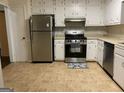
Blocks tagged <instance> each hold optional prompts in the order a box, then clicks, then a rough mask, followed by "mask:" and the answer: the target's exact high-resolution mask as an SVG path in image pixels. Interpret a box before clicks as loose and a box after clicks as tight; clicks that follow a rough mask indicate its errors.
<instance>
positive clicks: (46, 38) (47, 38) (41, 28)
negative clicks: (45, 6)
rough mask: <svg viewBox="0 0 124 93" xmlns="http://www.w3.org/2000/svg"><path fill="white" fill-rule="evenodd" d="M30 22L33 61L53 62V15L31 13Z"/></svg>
mask: <svg viewBox="0 0 124 93" xmlns="http://www.w3.org/2000/svg"><path fill="white" fill-rule="evenodd" d="M30 23H31V47H32V61H33V62H53V60H54V59H53V57H54V56H53V55H54V54H53V49H54V48H53V42H54V40H53V39H54V38H53V29H54V16H53V15H33V16H32V17H31V20H30Z"/></svg>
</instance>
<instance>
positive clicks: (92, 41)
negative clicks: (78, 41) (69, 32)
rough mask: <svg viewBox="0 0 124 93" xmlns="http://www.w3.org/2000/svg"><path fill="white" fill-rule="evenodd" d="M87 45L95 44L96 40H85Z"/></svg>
mask: <svg viewBox="0 0 124 93" xmlns="http://www.w3.org/2000/svg"><path fill="white" fill-rule="evenodd" d="M87 44H97V40H87Z"/></svg>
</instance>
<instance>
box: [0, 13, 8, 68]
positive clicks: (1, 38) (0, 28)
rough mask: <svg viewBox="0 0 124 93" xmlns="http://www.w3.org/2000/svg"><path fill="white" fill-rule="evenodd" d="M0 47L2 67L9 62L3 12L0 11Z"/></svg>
mask: <svg viewBox="0 0 124 93" xmlns="http://www.w3.org/2000/svg"><path fill="white" fill-rule="evenodd" d="M0 48H1V64H2V68H4V67H6V66H7V65H8V64H10V57H9V46H8V38H7V30H6V20H5V12H4V11H0Z"/></svg>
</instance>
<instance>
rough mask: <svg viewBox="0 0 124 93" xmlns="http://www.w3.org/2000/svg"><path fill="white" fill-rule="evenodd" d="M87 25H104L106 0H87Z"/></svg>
mask: <svg viewBox="0 0 124 93" xmlns="http://www.w3.org/2000/svg"><path fill="white" fill-rule="evenodd" d="M86 19H87V21H86V26H104V0H87V16H86Z"/></svg>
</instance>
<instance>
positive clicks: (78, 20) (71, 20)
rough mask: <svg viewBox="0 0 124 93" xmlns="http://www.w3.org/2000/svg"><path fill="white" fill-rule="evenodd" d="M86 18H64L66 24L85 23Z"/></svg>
mask: <svg viewBox="0 0 124 93" xmlns="http://www.w3.org/2000/svg"><path fill="white" fill-rule="evenodd" d="M85 21H86V18H65V23H66V22H85Z"/></svg>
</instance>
